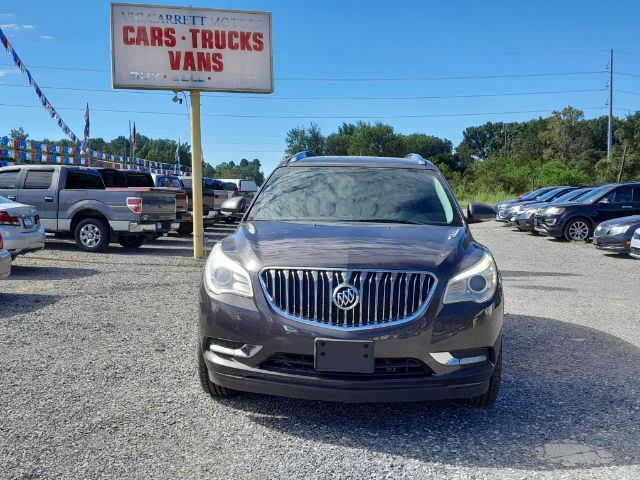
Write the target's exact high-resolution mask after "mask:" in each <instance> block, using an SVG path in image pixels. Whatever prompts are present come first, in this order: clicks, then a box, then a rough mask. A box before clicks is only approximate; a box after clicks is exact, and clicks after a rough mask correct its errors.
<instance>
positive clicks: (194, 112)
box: [189, 90, 204, 258]
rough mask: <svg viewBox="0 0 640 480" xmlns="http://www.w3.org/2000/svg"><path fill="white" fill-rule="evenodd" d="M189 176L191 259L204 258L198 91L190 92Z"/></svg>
mask: <svg viewBox="0 0 640 480" xmlns="http://www.w3.org/2000/svg"><path fill="white" fill-rule="evenodd" d="M189 97H190V99H191V115H190V118H189V122H190V124H191V125H190V126H191V175H192V180H191V184H192V188H193V257H194V258H202V257H204V226H203V213H202V142H201V137H200V90H191V92H190V95H189Z"/></svg>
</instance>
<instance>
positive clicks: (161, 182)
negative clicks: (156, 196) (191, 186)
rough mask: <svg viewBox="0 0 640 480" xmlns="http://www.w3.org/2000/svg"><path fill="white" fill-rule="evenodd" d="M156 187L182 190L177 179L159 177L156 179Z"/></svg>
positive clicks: (180, 183)
mask: <svg viewBox="0 0 640 480" xmlns="http://www.w3.org/2000/svg"><path fill="white" fill-rule="evenodd" d="M156 187H172V188H183V187H182V182H181V181H180V179H179V178H178V177H164V176H160V175H158V176H157V177H156Z"/></svg>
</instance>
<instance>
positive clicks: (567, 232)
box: [564, 218, 593, 242]
mask: <svg viewBox="0 0 640 480" xmlns="http://www.w3.org/2000/svg"><path fill="white" fill-rule="evenodd" d="M592 234H593V232H592V231H591V223H590V222H589V220H587V219H586V218H574V219H572V220H569V221H568V222H567V225H566V226H565V227H564V238H565V239H567V240H568V241H569V242H586V241H587V240H589V238H590V237H591V235H592Z"/></svg>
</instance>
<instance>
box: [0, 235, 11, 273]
mask: <svg viewBox="0 0 640 480" xmlns="http://www.w3.org/2000/svg"><path fill="white" fill-rule="evenodd" d="M3 247H4V245H3V240H2V234H0V280H2V279H3V278H7V277H8V276H9V275H11V254H10V253H9V252H7V251H6V250H5V249H4V248H3Z"/></svg>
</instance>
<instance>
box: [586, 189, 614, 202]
mask: <svg viewBox="0 0 640 480" xmlns="http://www.w3.org/2000/svg"><path fill="white" fill-rule="evenodd" d="M612 188H613V187H612V186H611V185H603V186H602V187H598V188H594V189H593V190H591V192H589V193H587V194H586V195H585V196H584V197H582V198H581V199H580V201H581V202H583V203H594V202H596V201H597V200H598V199H599V198H600V197H601V196H602V195H604V194H605V193H607V192H608V191H609V190H611V189H612Z"/></svg>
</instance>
